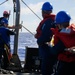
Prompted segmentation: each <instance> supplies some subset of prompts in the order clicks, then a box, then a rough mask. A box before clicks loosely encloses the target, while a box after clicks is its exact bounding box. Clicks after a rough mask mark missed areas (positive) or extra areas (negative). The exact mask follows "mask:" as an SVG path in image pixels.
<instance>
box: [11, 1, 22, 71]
mask: <svg viewBox="0 0 75 75" xmlns="http://www.w3.org/2000/svg"><path fill="white" fill-rule="evenodd" d="M13 3H14V4H15V11H14V12H15V13H16V18H15V27H16V28H15V32H16V34H15V36H14V51H13V55H12V60H11V62H13V63H14V64H15V65H14V66H13V67H11V66H10V67H11V69H12V70H16V71H18V70H21V69H22V66H21V61H20V59H19V56H18V54H17V51H18V36H19V21H20V1H19V0H13Z"/></svg>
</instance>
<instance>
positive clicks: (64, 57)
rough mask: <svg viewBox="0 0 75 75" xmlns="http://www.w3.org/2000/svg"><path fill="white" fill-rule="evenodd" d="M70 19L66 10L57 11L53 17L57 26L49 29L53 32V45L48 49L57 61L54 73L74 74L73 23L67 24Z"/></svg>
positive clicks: (74, 28) (59, 74)
mask: <svg viewBox="0 0 75 75" xmlns="http://www.w3.org/2000/svg"><path fill="white" fill-rule="evenodd" d="M70 19H71V17H70V15H69V14H68V13H67V12H65V11H59V12H58V13H57V15H56V18H55V23H56V26H57V27H58V28H57V29H53V28H52V29H51V30H52V31H53V33H54V46H53V47H52V50H50V51H51V54H52V53H54V54H53V55H54V56H55V57H56V58H58V61H59V63H58V66H57V72H56V73H55V75H75V51H73V50H74V49H73V48H75V47H73V46H75V25H74V24H71V25H70V24H69V23H70ZM50 60H51V59H50Z"/></svg>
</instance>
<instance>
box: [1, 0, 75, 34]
mask: <svg viewBox="0 0 75 75" xmlns="http://www.w3.org/2000/svg"><path fill="white" fill-rule="evenodd" d="M4 1H6V0H0V16H3V11H5V10H7V11H10V17H9V25H15V14H14V13H13V9H14V8H13V0H8V1H6V2H5V3H4V4H2V5H1V3H2V2H4ZM22 1H24V3H26V4H27V6H28V7H29V8H30V9H31V10H32V11H33V12H34V13H35V14H36V15H37V16H39V17H40V18H41V20H42V16H41V7H42V4H43V3H44V2H50V3H51V4H52V5H53V13H54V14H57V13H58V12H59V11H61V10H64V11H66V12H68V13H69V14H70V16H71V18H72V19H71V23H75V0H20V24H21V23H22V22H23V23H22V25H23V26H24V27H25V28H26V29H27V30H26V29H25V28H23V27H22V29H20V32H29V31H30V32H32V33H33V32H36V28H37V26H38V25H39V23H40V21H41V20H40V19H39V18H38V17H37V16H36V15H35V14H34V13H33V12H32V11H31V10H30V9H29V8H28V7H27V6H26V5H25V4H24V3H23V2H22Z"/></svg>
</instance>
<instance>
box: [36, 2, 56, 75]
mask: <svg viewBox="0 0 75 75" xmlns="http://www.w3.org/2000/svg"><path fill="white" fill-rule="evenodd" d="M52 10H53V6H52V5H51V4H50V3H49V2H45V3H44V4H43V5H42V17H43V20H42V21H41V22H40V24H39V26H38V27H37V30H36V34H35V38H36V39H37V44H38V46H39V56H40V57H41V59H42V60H41V62H42V64H41V71H42V75H50V74H51V73H52V67H51V66H50V54H49V46H48V44H47V43H48V42H49V41H50V40H51V37H52V31H51V30H50V28H55V25H54V19H55V15H54V14H52Z"/></svg>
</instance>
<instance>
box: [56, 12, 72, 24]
mask: <svg viewBox="0 0 75 75" xmlns="http://www.w3.org/2000/svg"><path fill="white" fill-rule="evenodd" d="M70 19H71V17H70V15H69V14H68V13H67V12H65V11H60V12H58V13H57V15H56V17H55V23H56V24H61V23H65V22H69V21H70Z"/></svg>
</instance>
